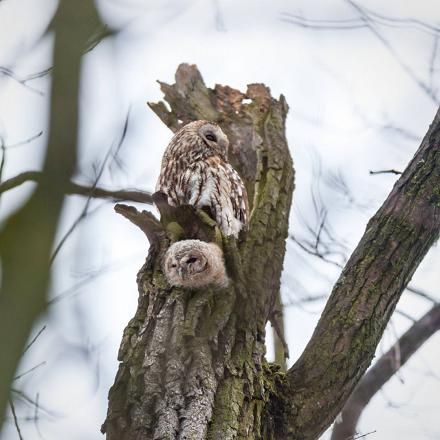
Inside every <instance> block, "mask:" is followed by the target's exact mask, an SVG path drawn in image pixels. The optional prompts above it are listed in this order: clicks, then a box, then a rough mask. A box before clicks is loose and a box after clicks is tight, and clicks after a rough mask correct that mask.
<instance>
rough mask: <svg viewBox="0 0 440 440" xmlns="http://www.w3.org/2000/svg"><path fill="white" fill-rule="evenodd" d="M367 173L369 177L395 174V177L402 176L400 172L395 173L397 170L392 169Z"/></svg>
mask: <svg viewBox="0 0 440 440" xmlns="http://www.w3.org/2000/svg"><path fill="white" fill-rule="evenodd" d="M369 173H370V174H371V175H374V174H397V175H400V174H402V171H397V170H394V169H391V170H379V171H372V170H370V171H369Z"/></svg>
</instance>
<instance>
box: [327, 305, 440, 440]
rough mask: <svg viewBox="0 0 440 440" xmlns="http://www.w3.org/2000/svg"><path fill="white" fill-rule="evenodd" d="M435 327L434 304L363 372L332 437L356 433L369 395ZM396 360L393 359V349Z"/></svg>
mask: <svg viewBox="0 0 440 440" xmlns="http://www.w3.org/2000/svg"><path fill="white" fill-rule="evenodd" d="M438 330H440V305H439V304H437V305H435V306H434V307H433V308H432V309H431V310H429V312H428V313H426V314H425V315H424V316H423V317H422V318H421V319H420V320H419V321H417V322H415V323H414V325H413V326H412V327H411V328H410V329H409V330H408V331H406V332H405V333H404V334H403V335H402V336H401V338H400V339H399V340H398V341H397V342H396V343H395V344H394V345H393V346H392V347H391V348H390V349H389V350H388V351H387V352H386V353H385V354H384V355H383V356H382V357H381V358H380V359H379V360H378V361H377V362H376V363H375V364H374V366H373V367H372V368H370V370H368V372H367V373H366V374H365V376H364V377H363V378H362V380H361V381H360V382H359V385H358V386H357V387H356V389H355V391H354V392H353V394H352V395H351V396H350V398H349V399H348V400H347V402H346V403H345V406H344V409H343V410H342V413H341V416H342V417H340V420H341V421H339V422H336V423H335V425H334V428H333V433H332V437H331V440H345V439H347V438H351V437H352V436H354V435H355V434H356V426H357V424H358V420H359V418H360V416H361V414H362V412H363V410H364V409H365V407H366V406H367V405H368V403H369V402H370V400H371V399H372V397H373V396H374V395H375V394H376V393H377V392H378V391H379V390H380V389H381V388H382V387H383V386H384V385H385V383H386V382H388V380H390V379H391V377H393V375H394V374H395V373H396V371H398V370H399V369H400V368H401V367H402V366H403V365H405V363H406V362H407V361H408V359H409V358H410V357H411V356H412V355H413V354H414V353H415V352H416V351H417V350H418V349H419V348H420V347H421V346H422V345H423V344H424V343H425V342H426V341H427V340H428V339H429V338H430V337H431V336H432V335H433V334H434V333H436V332H437V331H438ZM397 350H398V352H399V359H398V362H396V355H395V354H396V352H397Z"/></svg>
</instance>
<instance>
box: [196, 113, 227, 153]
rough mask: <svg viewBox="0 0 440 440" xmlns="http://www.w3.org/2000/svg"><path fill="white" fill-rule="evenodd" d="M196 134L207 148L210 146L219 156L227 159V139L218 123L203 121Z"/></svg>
mask: <svg viewBox="0 0 440 440" xmlns="http://www.w3.org/2000/svg"><path fill="white" fill-rule="evenodd" d="M198 135H199V136H200V137H201V138H202V141H203V142H204V143H205V144H206V145H207V146H208V147H209V148H212V149H213V150H215V151H216V153H217V154H219V155H220V156H221V157H223V158H224V159H227V157H228V147H229V140H228V138H227V136H226V134H225V133H224V132H223V131H222V129H221V128H220V127H219V126H218V125H216V124H212V123H211V122H203V124H202V125H201V126H200V127H199V129H198Z"/></svg>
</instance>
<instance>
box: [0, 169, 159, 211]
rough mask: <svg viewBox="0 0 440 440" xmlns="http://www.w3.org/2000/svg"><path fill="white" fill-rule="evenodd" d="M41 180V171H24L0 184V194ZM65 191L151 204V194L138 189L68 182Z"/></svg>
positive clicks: (117, 200) (116, 200)
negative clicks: (108, 187)
mask: <svg viewBox="0 0 440 440" xmlns="http://www.w3.org/2000/svg"><path fill="white" fill-rule="evenodd" d="M42 178H43V172H42V171H25V172H23V173H20V174H17V175H16V176H15V177H11V178H10V179H8V180H5V181H4V182H2V183H0V194H1V193H4V192H6V191H9V190H10V189H13V188H16V187H18V186H20V185H22V184H23V183H25V182H39V181H40V180H41V179H42ZM65 191H66V194H71V195H72V194H75V195H80V196H86V197H93V198H101V199H111V200H114V201H115V202H119V201H123V200H126V201H130V202H139V203H148V204H150V205H151V204H153V197H152V196H151V194H150V193H149V192H146V191H141V190H138V189H118V190H109V189H105V188H100V187H97V186H93V187H90V186H85V185H80V184H79V183H74V182H68V183H67V185H66V189H65Z"/></svg>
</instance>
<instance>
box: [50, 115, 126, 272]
mask: <svg viewBox="0 0 440 440" xmlns="http://www.w3.org/2000/svg"><path fill="white" fill-rule="evenodd" d="M128 117H129V113H127V116H126V118H125V121H124V125H123V128H122V134H121V137H120V139H119V141H118V144H117V145H116V149H115V152H116V154H117V152H118V151H119V150H120V148H121V146H122V143H123V142H124V139H125V136H126V134H127V127H128ZM112 150H113V145H111V146H110V148H109V149H108V151H107V153H106V155H105V157H104V160H103V161H102V164H101V168H100V169H99V171H98V174H97V175H96V177H95V180H94V182H93V185H92V187H91V189H90V194H89V195H88V197H87V201H86V203H85V205H84V208H83V209H82V211H81V213H80V214H79V216H78V217H77V218H76V220H75V221H74V222H73V223H72V225H71V227H70V228H69V229H68V230H67V232H66V233H65V234H64V236H63V238H62V239H61V240H60V242H59V243H58V245H57V247H56V248H55V250H54V252H53V254H52V256H51V258H50V264H52V263H53V262H54V260H55V258H56V256H57V255H58V253H59V252H60V250H61V248H62V247H63V245H64V243H65V242H66V241H67V239H68V238H69V237H70V235H71V234H72V233H73V231H74V230H75V229H76V227H77V226H78V224H79V223H80V222H81V220H82V219H84V218H85V217H86V216H87V213H88V210H89V206H90V202H91V200H92V194H93V193H94V191H95V188H96V185H97V184H98V182H99V179H100V178H101V176H102V174H103V173H104V169H105V166H106V164H107V161H108V159H109V157H110V155H111V154H112Z"/></svg>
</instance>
